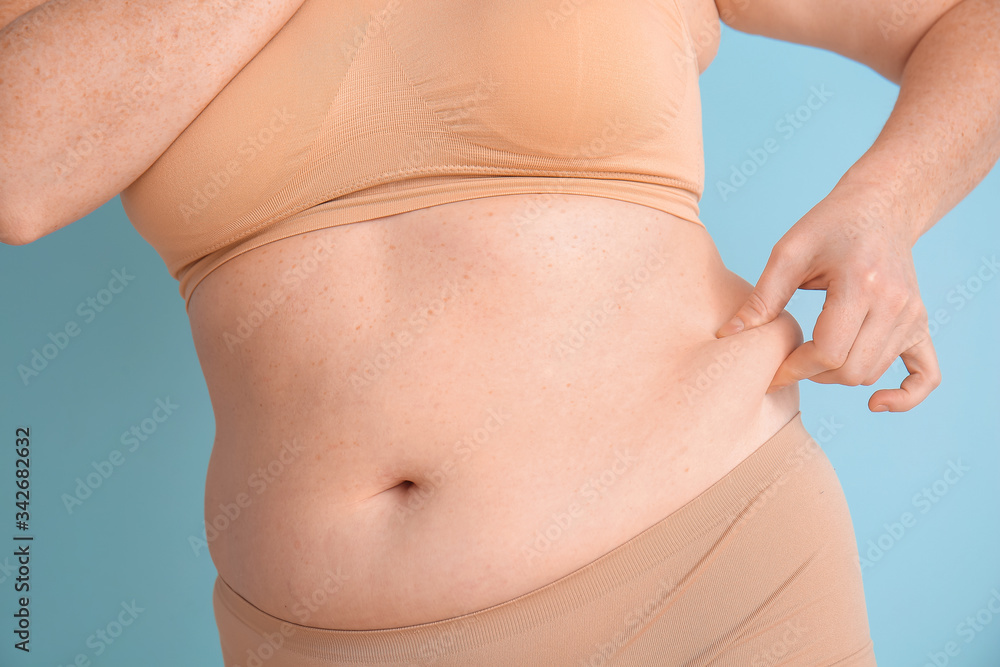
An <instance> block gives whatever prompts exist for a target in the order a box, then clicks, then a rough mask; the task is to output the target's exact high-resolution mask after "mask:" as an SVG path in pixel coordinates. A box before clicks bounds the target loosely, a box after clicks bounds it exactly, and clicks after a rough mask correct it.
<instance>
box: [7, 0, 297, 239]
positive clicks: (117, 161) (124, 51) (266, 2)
mask: <svg viewBox="0 0 1000 667" xmlns="http://www.w3.org/2000/svg"><path fill="white" fill-rule="evenodd" d="M302 2H303V0H157V1H156V2H136V1H134V0H133V1H129V0H102V1H101V2H94V1H93V0H57V1H52V2H49V3H46V4H44V5H42V6H39V7H36V8H35V9H34V10H33V11H30V12H28V13H27V14H24V15H22V16H20V17H18V18H17V19H16V20H14V21H12V22H11V23H10V24H9V25H7V26H6V27H4V28H3V29H2V30H0V109H2V112H0V210H4V211H14V212H16V215H12V216H11V217H12V218H15V219H16V220H17V221H18V224H21V223H22V222H23V224H25V225H27V222H26V221H27V220H28V218H31V219H32V224H34V225H36V226H40V225H43V224H44V225H46V226H48V227H50V228H57V227H58V226H61V224H68V223H69V222H72V221H73V220H74V219H77V218H78V217H81V216H82V215H83V214H85V213H86V212H87V211H90V210H93V209H94V208H96V207H97V206H100V205H101V204H103V203H104V202H105V201H107V200H108V199H110V198H111V197H113V196H114V195H115V194H117V193H118V192H120V191H121V190H122V189H124V188H125V187H126V186H127V185H128V184H129V183H131V182H132V181H134V180H135V179H136V178H137V177H138V176H139V175H140V174H141V173H142V172H143V171H144V170H145V169H146V168H148V167H149V165H150V164H151V163H152V162H153V161H154V160H155V159H156V158H157V157H158V156H159V155H160V154H161V153H162V152H163V151H164V150H166V148H167V147H168V146H169V145H170V143H171V142H172V141H173V140H174V138H176V137H177V135H179V134H180V133H181V132H182V131H183V129H184V128H185V127H186V126H187V125H188V124H189V123H190V122H191V121H192V120H193V119H194V118H195V117H196V116H197V115H198V114H199V113H200V112H201V110H202V109H203V108H204V107H205V106H207V105H208V103H209V102H210V101H211V100H212V98H213V97H215V95H217V94H218V92H219V91H220V90H222V88H223V87H224V86H225V85H226V83H228V82H229V81H230V80H231V79H232V78H233V77H234V76H235V75H236V74H237V73H238V72H239V70H240V69H241V68H242V67H243V66H244V65H245V64H246V63H247V62H249V61H250V60H251V59H252V58H253V56H254V55H255V54H256V52H257V51H259V50H260V49H261V48H262V47H263V45H264V44H266V43H267V41H268V40H269V39H270V38H271V37H272V36H273V35H274V34H275V33H276V32H277V31H278V30H280V28H281V26H283V25H284V24H285V22H287V20H288V19H289V18H290V17H291V15H292V14H294V12H295V11H296V10H297V9H298V8H299V6H300V5H301V4H302ZM73 149H77V150H76V153H77V155H75V156H74V155H72V154H70V153H69V152H70V151H72V150H73ZM42 202H44V204H42ZM39 207H41V208H39ZM27 209H32V210H31V211H30V213H28V212H26V211H27ZM40 221H44V222H40ZM0 222H2V221H0Z"/></svg>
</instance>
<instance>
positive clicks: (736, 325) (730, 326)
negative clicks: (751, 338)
mask: <svg viewBox="0 0 1000 667" xmlns="http://www.w3.org/2000/svg"><path fill="white" fill-rule="evenodd" d="M741 331H743V320H741V319H740V318H738V317H734V318H733V319H731V320H729V321H728V322H726V323H725V324H723V325H722V328H721V329H719V331H718V333H716V334H715V337H716V338H723V337H725V336H731V335H733V334H737V333H739V332H741Z"/></svg>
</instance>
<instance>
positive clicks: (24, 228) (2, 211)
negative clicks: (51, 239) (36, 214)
mask: <svg viewBox="0 0 1000 667" xmlns="http://www.w3.org/2000/svg"><path fill="white" fill-rule="evenodd" d="M38 229H39V227H38V225H36V224H34V223H33V218H32V217H31V216H30V215H29V214H28V213H27V212H26V211H25V210H24V208H23V207H14V206H11V205H10V204H9V202H0V243H3V244H4V245H27V244H29V243H33V242H34V241H37V240H38V239H40V238H41V237H42V236H44V234H41V233H39V231H38Z"/></svg>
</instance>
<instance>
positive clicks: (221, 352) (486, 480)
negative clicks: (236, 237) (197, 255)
mask: <svg viewBox="0 0 1000 667" xmlns="http://www.w3.org/2000/svg"><path fill="white" fill-rule="evenodd" d="M539 197H544V196H543V195H539ZM530 198H531V196H530V195H517V196H508V197H495V198H485V199H478V200H471V201H466V202H458V203H455V204H448V205H444V206H439V207H434V208H431V209H427V210H423V211H415V212H412V213H407V214H401V215H399V216H394V217H393V218H388V219H381V220H376V221H370V222H367V223H359V224H355V225H347V226H344V227H340V228H333V229H326V230H319V231H316V232H310V233H308V234H304V235H299V236H295V237H292V238H290V239H286V240H284V241H281V242H278V243H274V244H271V245H269V246H265V247H264V248H260V249H258V250H256V251H254V252H252V253H247V254H246V255H243V256H242V257H241V258H238V259H237V260H234V261H232V262H229V263H228V264H226V265H225V266H223V267H222V268H220V269H219V270H217V271H216V272H215V273H214V274H212V276H210V277H209V278H208V279H207V280H206V281H205V282H204V283H203V284H202V286H201V287H200V288H199V292H198V293H197V295H196V297H195V301H193V302H192V305H191V320H192V327H193V331H194V338H195V342H196V346H197V349H198V354H199V357H200V359H201V361H202V364H203V367H204V371H205V375H206V379H207V381H208V387H209V390H210V394H211V397H212V401H213V408H214V410H215V414H216V420H217V425H216V429H217V430H216V440H215V446H214V449H213V452H212V457H211V462H210V466H209V474H208V483H207V496H206V505H205V506H206V521H207V522H208V524H209V525H210V526H212V527H213V528H212V529H211V530H210V533H209V536H210V538H214V539H211V541H210V548H211V553H212V556H213V559H214V561H215V563H216V566H217V568H218V570H219V573H220V575H221V576H222V577H223V579H225V580H226V581H227V582H228V583H229V584H230V585H231V586H233V587H234V588H235V589H236V590H237V591H238V592H240V593H241V594H242V595H244V596H245V597H246V598H247V599H249V600H250V601H251V602H253V603H254V604H255V605H257V606H259V607H260V608H262V609H264V610H265V611H268V612H269V613H272V614H273V615H276V616H279V617H283V618H289V619H292V620H296V621H298V622H300V623H303V624H307V625H311V626H316V627H330V628H338V629H369V628H383V627H399V626H403V625H410V624H415V623H421V622H426V621H432V620H439V619H442V618H447V617H452V616H456V615H459V614H462V613H466V612H470V611H474V610H478V609H482V608H485V607H487V606H490V605H492V604H496V603H499V602H502V601H505V600H508V599H511V598H513V597H516V596H517V595H520V594H522V593H526V592H528V591H531V590H534V589H536V588H539V587H541V586H543V585H545V584H547V583H549V582H551V581H554V580H555V579H557V578H559V577H560V576H562V575H565V574H567V573H569V572H571V571H573V570H575V569H577V568H579V567H581V566H583V565H585V564H587V563H588V562H590V561H592V560H594V559H596V558H598V557H599V556H601V555H602V554H604V553H606V552H607V551H610V550H611V549H612V548H614V547H615V546H617V545H619V544H621V543H623V542H625V541H626V540H628V539H629V538H630V537H632V536H634V535H636V534H638V533H639V532H641V531H642V530H643V529H645V528H647V527H649V526H650V525H652V524H653V523H655V522H656V521H658V520H660V519H662V518H663V517H665V516H666V515H667V514H669V513H670V512H671V511H673V510H674V509H676V508H678V507H679V506H680V505H682V504H683V503H684V502H686V501H688V500H690V499H691V498H693V497H694V496H695V495H697V494H698V493H700V492H701V491H702V490H704V489H705V488H707V487H708V486H709V485H711V484H712V483H714V482H715V481H716V480H717V479H719V478H720V477H722V476H723V475H724V474H725V473H726V472H727V471H729V470H730V469H732V468H733V467H734V466H735V465H736V464H737V463H738V462H739V461H740V460H742V459H743V458H745V457H746V456H747V455H748V454H749V453H750V452H751V451H753V449H755V448H756V447H757V446H758V445H760V444H761V443H762V442H763V441H764V440H766V439H767V438H768V437H769V436H770V435H772V434H773V433H774V432H776V431H777V430H778V429H779V428H780V427H781V426H782V425H783V424H785V423H786V422H787V421H788V420H789V419H790V418H791V417H792V416H793V415H794V414H795V412H796V411H797V409H798V407H797V402H798V396H797V390H796V388H795V387H794V386H793V387H791V388H788V389H784V390H781V391H780V392H777V393H773V394H765V390H766V388H767V385H768V383H769V381H770V379H771V377H772V375H773V373H774V371H775V370H776V369H777V367H778V365H779V364H780V362H781V360H782V359H783V358H784V357H785V356H787V354H788V353H789V352H790V351H791V349H792V348H793V346H794V345H795V344H797V343H798V342H799V341H800V340H801V334H800V332H799V331H798V327H797V325H796V324H795V322H794V320H793V319H792V318H791V317H790V316H788V315H787V314H783V316H782V317H780V318H778V320H776V321H775V322H774V323H772V324H769V325H767V326H765V327H762V328H761V329H760V330H759V332H758V333H750V332H748V333H745V334H740V335H738V336H735V337H730V338H726V339H721V340H717V339H716V338H715V336H714V331H715V330H716V329H717V328H718V327H719V326H721V324H722V323H723V322H725V321H726V319H728V317H730V316H731V314H732V313H733V312H735V310H736V309H737V308H738V307H739V305H740V304H741V303H742V301H743V299H745V298H746V296H747V295H748V294H749V292H750V286H749V285H748V284H747V283H746V282H745V281H743V280H742V279H740V278H739V277H738V276H736V275H735V274H732V273H731V272H729V271H727V270H726V269H725V267H724V266H723V264H722V262H721V261H720V259H719V256H718V254H717V253H716V250H715V247H714V245H713V243H712V241H711V239H710V237H709V235H708V234H707V233H706V232H705V230H704V229H702V228H700V227H698V226H696V225H693V224H692V223H690V222H686V221H683V220H679V219H676V218H672V217H671V216H669V215H668V214H665V213H662V212H659V211H655V210H653V209H648V208H645V207H642V206H639V205H636V204H631V203H626V202H618V201H614V200H607V199H599V198H593V197H585V196H576V195H565V196H554V197H551V198H549V199H548V203H547V205H546V207H545V209H544V210H545V213H544V215H542V216H540V217H539V218H537V219H536V220H535V221H534V222H533V223H532V224H531V225H522V226H520V227H518V226H517V225H516V224H515V223H513V222H512V219H513V214H514V213H515V212H516V211H517V209H518V207H520V206H525V205H526V203H527V201H528V200H529V199H530ZM324 244H329V245H328V246H327V247H326V248H324ZM310 260H311V261H310ZM280 284H284V285H286V287H284V288H283V291H282V293H283V294H284V295H285V297H284V299H283V302H282V303H281V304H278V305H277V306H276V307H275V309H274V310H273V312H271V313H270V315H267V312H266V311H268V310H269V309H268V308H267V307H266V306H265V307H261V304H263V300H264V299H265V298H266V297H265V295H266V294H268V293H269V291H270V290H272V289H273V288H274V287H276V286H278V285H280ZM255 312H256V313H258V315H255V314H254V313H255ZM241 324H242V325H245V326H242V328H241ZM224 334H229V336H226V335H224ZM234 336H238V337H239V338H234ZM237 340H238V342H235V341H237ZM407 482H408V483H407ZM241 494H242V495H241ZM234 504H235V505H236V506H237V507H239V508H240V509H239V510H238V512H239V513H238V516H237V517H236V518H233V519H231V520H229V521H227V520H225V519H223V518H222V517H224V516H229V517H232V515H233V513H234V509H233V506H234ZM227 512H228V514H227ZM219 526H221V527H222V530H217V529H216V527H219ZM331 576H332V577H333V579H331ZM331 581H333V582H337V583H336V584H335V587H336V590H337V593H336V595H335V596H333V603H332V604H330V605H328V606H325V607H323V608H321V609H312V610H309V608H310V606H311V605H308V604H305V605H304V604H303V603H304V601H306V600H309V599H311V598H312V596H313V595H314V594H315V593H316V592H317V591H318V590H319V589H322V588H324V587H329V586H331V585H334V584H331V583H330V582H331ZM302 614H305V616H303V615H302Z"/></svg>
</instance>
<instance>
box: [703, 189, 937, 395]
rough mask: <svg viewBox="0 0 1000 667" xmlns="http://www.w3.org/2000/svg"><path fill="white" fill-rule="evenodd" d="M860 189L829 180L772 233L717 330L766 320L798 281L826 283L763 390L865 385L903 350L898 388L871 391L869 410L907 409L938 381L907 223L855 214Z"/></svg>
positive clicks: (813, 285) (805, 285)
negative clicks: (749, 282)
mask: <svg viewBox="0 0 1000 667" xmlns="http://www.w3.org/2000/svg"><path fill="white" fill-rule="evenodd" d="M864 196H865V195H864V193H857V192H856V193H853V194H845V193H844V192H838V191H837V190H836V189H835V190H834V192H832V193H830V196H828V197H827V198H826V199H824V200H823V201H822V202H820V203H819V204H817V205H816V206H815V207H814V208H813V209H812V210H811V211H809V213H807V214H806V215H805V216H804V217H803V218H802V219H801V220H799V221H798V222H797V223H796V224H795V225H794V226H792V228H791V229H789V230H788V232H787V233H786V234H785V235H784V236H783V237H782V238H781V240H779V241H778V243H777V244H775V246H774V250H773V251H772V252H771V256H770V258H769V259H768V262H767V266H766V267H765V268H764V272H763V273H762V274H761V277H760V280H759V281H758V282H757V285H756V287H755V288H754V291H753V293H752V294H751V295H750V297H749V298H748V299H747V301H746V303H744V304H743V306H742V307H741V308H740V309H739V311H738V312H737V313H736V315H735V317H734V318H733V319H732V320H730V321H729V322H728V323H726V324H725V325H723V327H722V328H721V329H719V331H718V333H717V334H716V335H717V336H718V337H719V338H722V337H724V336H728V335H731V334H734V333H737V332H739V331H743V330H745V329H751V328H753V327H757V326H760V325H762V324H766V323H767V322H770V321H771V320H773V319H774V318H775V317H777V316H778V314H779V313H780V312H781V311H782V309H783V308H784V307H785V304H787V303H788V301H789V299H791V297H792V295H793V294H794V293H795V290H796V289H798V288H801V289H823V290H826V292H827V294H826V301H825V303H824V304H823V312H822V313H820V315H819V318H818V319H817V320H816V326H815V329H814V331H813V340H811V341H806V342H805V343H803V344H802V345H800V346H799V347H798V348H796V349H795V350H794V351H792V353H791V354H790V355H789V356H788V357H787V358H786V359H785V360H784V361H783V362H782V364H781V366H779V367H778V370H777V372H776V373H775V375H774V378H773V379H772V380H771V386H770V388H769V389H768V392H770V391H773V390H776V389H779V388H781V387H783V386H786V385H789V384H791V383H793V382H796V381H798V380H803V379H809V380H813V381H814V382H823V383H837V384H844V385H849V386H856V385H859V384H863V385H871V384H873V383H874V382H876V381H877V380H878V379H879V378H880V377H881V376H882V374H883V373H885V371H886V370H887V369H888V368H889V366H890V365H891V364H892V362H894V361H895V360H896V357H902V359H903V363H904V364H905V365H906V369H907V370H908V371H909V373H910V374H909V375H908V376H907V377H906V378H905V379H904V380H903V382H902V384H901V385H900V388H899V389H880V390H879V391H876V392H875V393H874V394H873V395H872V396H871V398H870V399H869V400H868V407H869V409H870V410H872V411H874V412H880V411H885V410H888V411H891V412H901V411H905V410H909V409H910V408H912V407H914V406H915V405H917V404H918V403H920V401H922V400H924V399H925V398H926V397H927V395H928V394H930V392H931V391H933V389H934V388H935V387H937V386H938V384H940V382H941V373H940V370H939V368H938V361H937V355H936V354H935V352H934V347H933V345H932V344H931V337H930V332H929V330H928V327H927V311H926V309H925V308H924V305H923V302H922V301H921V299H920V291H919V289H918V287H917V276H916V271H915V269H914V266H913V255H912V253H911V250H910V249H911V247H912V242H913V234H912V232H911V230H910V229H908V228H907V227H906V226H905V225H904V224H897V223H895V222H892V221H888V220H886V219H884V218H879V219H874V218H872V216H871V215H862V214H861V206H860V205H859V202H862V201H866V200H865V198H864Z"/></svg>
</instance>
